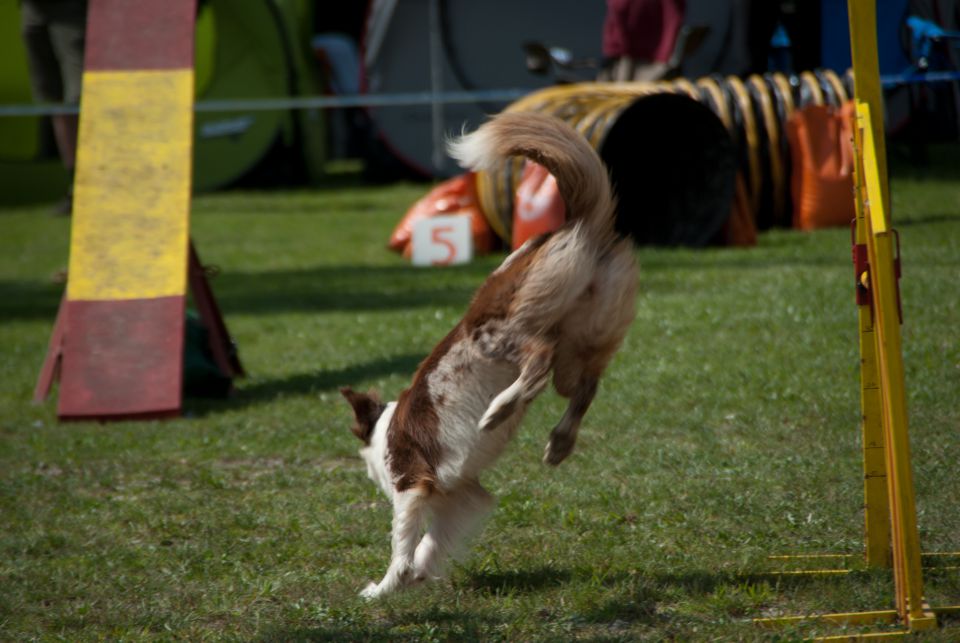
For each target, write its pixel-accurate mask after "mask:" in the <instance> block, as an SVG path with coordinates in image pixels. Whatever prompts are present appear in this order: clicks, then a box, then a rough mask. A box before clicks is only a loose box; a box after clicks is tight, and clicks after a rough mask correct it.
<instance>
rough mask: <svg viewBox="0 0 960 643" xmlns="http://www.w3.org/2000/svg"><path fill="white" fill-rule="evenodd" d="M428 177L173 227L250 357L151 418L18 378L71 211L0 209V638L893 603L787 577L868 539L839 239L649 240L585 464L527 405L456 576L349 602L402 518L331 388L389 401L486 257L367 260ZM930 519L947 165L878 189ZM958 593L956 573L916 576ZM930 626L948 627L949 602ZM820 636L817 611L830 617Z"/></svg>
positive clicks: (847, 286) (213, 209) (723, 616)
mask: <svg viewBox="0 0 960 643" xmlns="http://www.w3.org/2000/svg"><path fill="white" fill-rule="evenodd" d="M423 191H424V187H423V186H411V185H398V186H390V187H363V186H359V185H354V184H349V183H348V184H347V185H338V186H337V187H335V188H334V187H331V188H329V189H319V190H314V191H288V192H280V193H222V194H213V195H207V196H201V197H198V198H197V199H196V200H195V202H194V211H193V220H192V229H193V238H194V240H195V241H196V243H197V246H198V249H199V251H200V253H201V256H202V257H203V259H204V261H205V262H206V263H209V264H216V265H217V266H219V267H220V269H221V274H220V276H219V277H218V278H216V279H215V280H214V282H213V288H214V290H215V292H216V295H217V298H218V300H219V303H220V304H221V307H222V308H223V311H224V313H225V316H226V320H227V323H228V325H229V328H230V330H231V332H232V333H233V335H234V336H235V338H236V340H237V342H238V344H239V348H240V354H241V357H242V359H243V361H244V364H245V366H246V367H247V369H248V371H249V377H247V378H246V379H244V380H242V381H241V382H240V383H239V391H238V394H237V395H236V397H235V398H234V399H231V400H226V401H203V400H189V401H188V402H187V405H186V413H185V417H183V418H182V419H178V420H173V421H163V422H159V421H158V422H122V423H115V424H97V423H71V424H61V423H58V422H57V420H56V416H55V401H54V399H51V400H49V401H48V402H47V403H46V404H44V405H41V406H35V405H32V404H31V403H30V398H31V393H32V388H33V385H34V382H35V378H36V375H37V372H38V369H39V367H40V363H41V360H42V358H43V355H44V351H45V349H46V344H47V341H48V339H49V335H50V331H51V328H52V323H53V319H54V315H55V312H56V308H57V304H58V301H59V298H60V295H61V292H62V289H63V285H62V284H61V283H58V282H57V279H56V276H55V275H56V273H57V272H58V271H60V270H62V269H64V268H65V266H66V260H67V245H68V235H69V221H67V220H63V219H56V218H51V217H49V216H47V214H46V212H45V210H44V209H42V208H33V209H17V210H7V211H3V212H0V639H2V640H11V641H21V640H30V639H40V640H69V641H74V640H98V639H107V640H145V639H179V640H191V641H195V640H222V639H227V640H268V641H274V640H275V641H288V640H328V639H329V640H384V641H386V640H390V641H394V640H417V641H419V640H452V639H456V640H460V639H468V640H478V639H479V640H501V639H502V640H510V641H527V640H549V641H556V640H571V639H582V640H638V639H639V640H677V641H687V640H744V639H747V640H751V639H770V638H777V637H783V638H784V639H786V640H792V639H795V638H797V637H799V636H803V635H807V634H814V633H818V632H820V633H826V632H828V630H818V629H810V628H806V627H805V628H800V629H790V630H785V631H780V632H770V631H765V630H761V629H758V628H757V626H755V625H753V624H752V623H751V620H750V619H751V618H753V617H762V616H775V615H789V614H802V613H809V612H820V611H852V610H874V609H889V608H891V607H892V606H893V605H892V597H893V587H892V581H891V577H890V575H889V574H888V573H886V572H882V571H880V572H871V571H866V570H858V571H855V572H853V573H852V574H849V575H846V576H842V577H784V576H776V575H771V574H768V573H766V572H769V571H771V570H772V569H775V567H774V566H773V565H771V563H770V562H768V561H767V560H766V557H767V556H768V555H770V554H785V553H814V552H847V553H859V552H860V551H862V521H863V511H862V502H863V496H862V490H861V478H862V470H861V464H860V457H861V456H860V440H859V427H858V421H859V379H858V365H859V354H858V350H857V321H856V308H855V306H854V303H853V285H852V284H853V271H852V266H851V263H850V234H849V231H848V230H846V229H837V230H830V231H823V232H817V233H813V234H803V233H797V232H791V231H774V232H769V233H765V234H763V235H761V238H760V243H759V245H758V247H756V248H752V249H747V250H736V249H709V250H702V251H692V250H667V249H640V250H638V258H639V262H640V264H641V295H640V297H639V300H638V305H637V319H636V322H635V324H634V325H633V327H632V330H631V332H630V334H629V335H628V337H627V340H626V342H625V345H624V347H623V350H622V351H621V352H620V353H619V355H618V356H617V357H616V359H615V360H614V362H613V364H612V366H611V368H610V370H609V372H608V374H607V376H606V378H605V380H604V381H603V383H602V386H601V390H600V394H599V396H598V398H597V400H596V402H595V403H594V405H593V408H592V409H591V410H590V412H589V414H588V415H587V418H586V421H585V425H584V429H583V431H582V433H581V439H580V442H579V445H578V448H577V451H576V452H575V453H574V455H573V456H572V457H571V458H570V459H569V460H568V461H567V462H565V463H564V464H563V465H561V466H560V467H559V468H557V469H551V468H548V467H546V466H544V465H542V464H541V463H540V456H541V453H542V449H543V446H544V444H545V442H546V439H547V433H548V431H549V429H550V428H551V427H552V426H553V424H554V423H555V422H556V420H557V419H558V418H559V416H560V414H561V412H562V409H563V406H564V405H563V402H562V400H560V399H559V398H558V397H557V396H556V395H554V394H552V393H548V394H545V395H544V396H542V397H541V398H540V399H539V400H538V401H537V402H536V403H535V404H534V406H533V408H532V409H531V412H530V413H529V415H528V417H527V420H526V422H525V425H524V428H523V429H522V431H521V433H520V436H519V437H518V439H517V440H516V442H515V443H514V445H513V447H512V449H510V450H509V451H508V453H507V455H506V456H505V457H504V458H503V459H502V460H501V462H500V463H499V465H498V466H497V468H495V469H494V470H492V471H490V472H489V473H488V474H487V476H486V478H485V483H486V484H487V486H488V487H489V488H490V489H491V491H493V492H494V493H496V494H497V495H498V496H499V507H498V509H497V511H496V512H495V514H494V516H493V518H492V520H491V521H490V523H489V524H488V525H487V527H486V529H485V531H484V532H483V533H482V535H481V536H480V537H479V538H478V539H477V540H476V541H475V542H474V544H473V546H472V548H471V551H470V554H469V556H468V557H467V558H466V559H465V560H464V561H463V562H462V563H460V564H459V565H457V566H456V567H455V569H454V570H453V573H452V575H451V578H450V580H449V581H448V582H445V583H442V584H437V585H434V586H431V587H429V588H426V589H423V590H421V591H417V592H414V593H410V594H407V595H400V596H396V597H391V598H389V599H387V600H385V601H382V602H378V603H374V604H366V603H364V602H363V601H362V600H361V599H359V598H358V597H357V592H358V591H359V590H360V589H361V588H362V587H363V586H364V585H365V584H366V583H367V581H369V580H371V579H374V578H375V577H378V575H379V574H381V573H382V572H383V571H384V569H385V566H386V563H387V560H388V555H389V554H388V547H389V543H388V531H389V527H390V509H389V506H388V504H387V502H386V500H385V499H384V498H383V497H381V496H380V495H378V494H377V492H376V490H375V489H374V487H373V485H372V484H371V483H370V482H369V481H368V480H367V479H366V475H365V471H364V468H363V466H362V464H361V462H360V460H359V458H358V456H357V455H356V449H357V446H358V444H359V443H358V442H357V441H356V439H355V438H354V437H353V436H352V435H351V434H350V432H349V430H348V427H349V424H350V417H351V416H350V411H349V408H348V406H347V405H346V404H345V403H344V402H343V401H342V400H341V399H340V396H339V395H338V393H337V388H338V387H339V386H341V385H345V384H350V385H352V386H354V387H356V388H361V387H369V386H372V387H376V388H378V389H380V390H381V391H382V392H383V393H384V394H385V395H386V396H388V397H391V398H393V397H395V396H396V394H397V393H399V391H400V390H402V389H403V388H404V386H406V384H407V382H408V381H409V377H410V375H411V374H412V372H413V371H414V369H415V368H416V365H417V364H418V362H419V360H421V359H422V358H423V357H424V356H425V355H426V354H427V353H428V351H429V350H430V349H431V348H432V346H433V345H434V343H435V342H437V341H438V340H439V339H440V338H441V337H442V336H443V335H444V334H445V333H446V332H447V330H448V329H449V328H450V327H451V326H452V325H453V324H454V323H455V321H456V319H457V318H458V316H459V315H460V314H461V313H462V311H463V310H464V308H465V306H466V304H467V302H468V300H469V298H470V295H471V293H472V291H473V289H474V288H475V287H476V286H477V285H478V284H479V283H480V282H481V281H482V280H483V278H484V277H485V275H486V274H487V273H488V272H489V271H490V270H491V269H493V267H494V266H496V265H497V263H498V262H499V261H500V259H501V256H491V257H485V258H482V259H480V260H478V261H476V262H474V263H473V264H471V265H468V266H466V267H459V268H449V269H428V270H421V269H414V268H412V267H410V266H408V265H406V264H405V263H404V262H403V260H402V259H400V258H399V257H397V256H395V255H393V254H391V253H388V252H387V251H385V250H384V246H385V242H386V239H387V236H388V234H389V232H390V230H391V228H392V226H393V224H394V223H395V221H396V220H397V219H398V218H399V216H400V215H401V214H402V212H403V211H404V210H405V208H406V207H407V206H408V205H409V204H410V203H411V202H412V201H413V200H415V199H416V198H418V197H419V196H420V195H421V194H422V193H423ZM893 194H894V207H895V211H894V212H895V218H896V222H897V227H898V228H899V230H900V232H901V243H902V251H903V270H904V277H903V283H902V295H903V308H904V317H905V325H904V327H903V336H904V354H905V360H906V370H907V375H906V376H907V388H908V396H909V401H908V403H909V411H910V420H911V427H910V429H911V439H912V445H913V455H914V470H915V474H916V486H917V508H918V514H919V523H920V535H921V539H922V542H923V546H924V549H925V550H926V551H956V550H960V507H958V503H957V499H958V498H960V474H958V466H957V464H958V462H960V439H958V436H960V340H958V331H957V329H958V327H960V182H958V181H956V180H953V181H951V180H948V179H945V178H941V179H930V180H926V181H924V180H921V179H918V178H900V179H898V180H895V181H894V183H893ZM925 580H926V588H927V597H928V599H929V600H930V602H931V603H932V604H934V605H945V604H952V605H956V604H960V572H958V571H956V570H954V571H949V570H935V571H930V572H928V573H927V575H926V579H925ZM945 624H946V626H947V628H946V629H943V630H941V631H939V632H936V633H933V634H930V635H928V636H927V637H926V639H927V640H944V641H946V640H957V639H958V638H960V619H954V620H952V621H951V620H946V622H945ZM829 631H831V632H835V631H836V630H829Z"/></svg>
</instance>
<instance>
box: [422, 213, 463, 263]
mask: <svg viewBox="0 0 960 643" xmlns="http://www.w3.org/2000/svg"><path fill="white" fill-rule="evenodd" d="M411 243H412V244H413V252H412V253H411V254H412V259H413V265H415V266H449V265H453V264H458V263H467V262H469V261H470V260H471V259H472V258H473V236H472V235H471V232H470V216H469V215H466V214H458V215H451V216H440V217H430V218H428V219H421V220H420V221H417V222H416V223H415V224H414V226H413V237H412V239H411Z"/></svg>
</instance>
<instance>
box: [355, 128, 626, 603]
mask: <svg viewBox="0 0 960 643" xmlns="http://www.w3.org/2000/svg"><path fill="white" fill-rule="evenodd" d="M451 149H452V153H453V154H454V156H456V157H457V158H458V159H459V160H460V161H461V162H462V163H463V164H464V165H466V166H468V167H473V168H489V167H491V166H493V165H494V164H496V163H499V162H502V161H503V160H504V159H506V158H509V157H511V156H518V155H520V156H526V157H527V158H530V159H533V160H535V161H537V162H539V163H542V164H543V165H545V166H546V167H547V168H548V169H549V170H550V171H551V173H552V174H553V175H554V176H555V178H556V179H557V184H558V186H559V188H560V192H561V194H562V196H563V197H564V201H565V203H566V205H567V212H568V219H569V220H568V222H567V223H566V224H565V225H564V226H563V227H561V228H560V229H559V230H557V231H555V232H553V233H550V234H546V235H542V236H540V237H538V238H536V239H534V240H531V241H530V242H528V243H527V244H525V245H524V246H523V247H522V248H520V249H519V250H517V251H516V252H514V253H513V254H511V255H510V256H509V257H508V258H507V259H506V261H504V263H503V264H502V265H501V266H500V268H498V269H497V270H496V271H495V272H494V273H493V274H492V275H490V277H489V278H488V279H487V280H486V282H484V284H483V285H482V286H481V287H480V288H479V289H478V291H477V293H476V295H475V296H474V298H473V301H472V302H471V303H470V307H469V308H468V310H467V312H466V314H465V315H464V317H463V319H462V320H461V321H460V322H459V323H458V324H457V325H456V326H455V327H454V328H453V330H452V331H450V333H449V334H448V335H447V336H446V337H445V338H444V339H443V340H442V341H441V342H440V343H439V344H438V345H437V346H436V347H435V348H434V350H433V352H432V353H431V354H430V356H429V357H427V359H425V360H424V361H423V363H422V364H421V365H420V367H419V368H418V369H417V372H416V374H415V375H414V377H413V383H412V384H411V386H410V388H408V389H407V390H405V391H404V392H403V393H401V395H400V397H399V400H398V401H397V402H396V404H395V405H389V406H387V407H386V408H385V410H383V414H382V415H381V416H380V417H379V419H378V420H377V421H376V426H375V428H374V429H373V430H372V431H367V430H366V428H365V427H368V426H369V425H370V423H371V410H374V411H376V410H379V409H382V408H383V407H380V406H378V404H379V403H378V402H377V401H376V400H373V399H372V398H370V397H369V396H367V395H363V394H357V393H354V392H353V391H351V390H349V389H344V395H345V396H346V397H347V399H348V401H349V402H350V403H351V405H352V406H353V407H354V413H355V415H356V418H357V426H358V427H362V428H361V429H355V431H354V432H355V433H356V434H357V435H358V437H360V438H361V439H364V441H365V443H366V444H367V445H368V446H367V448H365V449H364V450H363V451H361V453H362V454H363V456H364V459H365V460H366V461H367V465H368V471H369V473H370V475H371V477H372V478H374V479H375V480H376V481H377V482H378V483H379V484H380V485H381V487H383V489H384V491H385V492H386V493H387V494H388V495H389V496H390V497H391V498H392V499H393V501H394V530H393V531H394V558H393V561H392V562H391V566H390V569H389V570H388V572H387V575H386V576H385V577H384V579H383V581H381V583H379V584H377V585H371V587H368V588H367V590H365V592H364V595H365V596H368V597H373V596H377V595H379V594H381V593H384V592H389V591H393V590H395V589H397V588H398V587H401V586H403V585H405V584H409V583H410V582H412V581H413V580H420V579H424V578H428V577H430V576H433V575H435V574H436V573H437V570H438V568H439V565H440V561H442V559H443V558H445V557H447V556H449V554H450V553H451V549H452V547H453V545H454V543H455V542H456V541H459V540H462V538H463V536H464V535H465V532H466V531H468V528H467V526H468V525H470V524H473V523H474V522H475V521H476V520H477V519H478V518H477V516H479V515H482V514H483V513H485V512H486V511H487V510H489V508H490V506H491V505H492V499H491V498H490V496H489V494H487V493H486V491H485V490H483V488H482V487H481V486H480V484H479V481H478V479H477V476H478V475H479V473H480V471H482V470H483V469H485V468H486V467H488V466H489V465H491V464H492V463H493V462H494V461H495V460H496V458H497V457H498V456H499V455H500V453H501V452H502V450H503V448H504V447H505V446H506V444H507V442H508V441H509V440H510V438H511V437H512V436H513V434H514V433H515V431H516V429H517V426H518V424H519V422H520V420H521V418H522V417H523V415H524V412H525V411H526V408H527V406H528V404H529V403H530V402H531V401H532V400H533V399H534V398H535V397H536V396H537V395H538V394H539V393H540V392H541V391H542V390H543V388H544V387H545V386H546V384H547V383H548V381H549V378H550V374H551V372H552V374H553V383H554V387H555V388H556V390H557V392H558V393H559V394H560V395H562V396H563V397H566V398H568V399H569V400H570V402H569V404H568V407H567V410H566V412H565V413H564V416H563V418H562V419H561V420H560V422H559V424H557V426H556V427H555V428H554V429H553V431H552V432H551V434H550V440H549V442H548V444H547V448H546V452H545V455H544V461H545V462H547V463H548V464H551V465H556V464H559V463H560V462H561V461H563V460H564V459H565V458H566V457H567V456H568V455H569V454H570V452H571V451H572V450H573V446H574V443H575V441H576V436H577V431H578V429H579V426H580V422H581V420H582V418H583V416H584V414H585V413H586V411H587V409H588V408H589V406H590V403H591V402H592V400H593V397H594V395H595V393H596V391H597V385H598V382H599V379H600V376H601V375H602V373H603V371H604V369H605V368H606V366H607V363H608V362H609V360H610V359H611V358H612V357H613V355H614V353H615V352H616V350H617V348H618V347H619V346H620V343H621V341H622V340H623V337H624V335H625V334H626V331H627V328H628V327H629V324H630V322H631V320H632V319H633V315H634V294H635V291H636V266H635V263H634V258H633V250H632V246H631V244H630V243H629V241H627V240H624V239H622V238H620V237H618V236H617V234H616V233H615V232H614V228H613V222H614V212H615V203H614V199H613V195H612V192H611V189H610V185H609V179H608V178H607V174H606V170H605V169H604V167H603V164H602V163H601V162H600V159H599V158H598V157H597V155H596V153H595V152H594V151H593V150H592V149H591V148H590V146H589V145H588V144H587V143H586V141H585V140H584V139H583V138H582V137H581V136H580V135H579V134H577V133H576V132H575V131H574V130H573V129H571V128H570V127H569V126H568V125H566V124H564V123H562V122H561V121H559V120H557V119H554V118H551V117H547V116H542V115H538V114H532V113H520V114H504V115H501V116H499V117H497V118H496V119H494V120H492V121H491V122H489V123H487V124H486V125H484V126H483V127H482V128H480V129H479V130H478V131H477V132H475V133H474V134H471V135H469V136H467V137H464V138H463V139H461V140H460V141H459V142H457V143H455V144H453V145H452V146H451ZM469 507H472V509H470V511H469V512H468V513H464V512H465V511H467V510H466V509H465V508H469ZM427 513H432V514H433V517H434V520H433V524H431V526H430V528H429V529H428V531H427V534H426V535H425V536H424V537H423V539H422V540H421V541H420V544H419V546H417V541H418V540H419V533H420V528H421V525H422V523H423V520H424V519H425V516H426V514H427Z"/></svg>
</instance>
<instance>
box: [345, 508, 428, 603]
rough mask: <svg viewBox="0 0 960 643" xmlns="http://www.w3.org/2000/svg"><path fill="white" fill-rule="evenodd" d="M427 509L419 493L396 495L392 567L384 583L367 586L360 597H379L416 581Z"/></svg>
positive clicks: (392, 536)
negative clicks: (416, 562) (416, 559)
mask: <svg viewBox="0 0 960 643" xmlns="http://www.w3.org/2000/svg"><path fill="white" fill-rule="evenodd" d="M426 509H427V503H426V499H425V498H424V497H423V495H422V494H421V493H419V492H418V491H401V492H398V493H396V494H395V495H394V497H393V530H392V534H391V548H392V554H391V559H390V567H388V568H387V573H386V574H385V575H384V577H383V580H381V581H380V582H379V583H370V584H369V585H367V587H366V589H364V590H363V591H362V592H360V596H362V597H364V598H368V599H369V598H376V597H378V596H381V595H383V594H388V593H390V592H393V591H395V590H397V589H399V588H400V587H403V586H405V585H408V584H410V583H411V582H413V580H414V573H413V559H414V552H415V551H416V548H417V541H418V540H419V539H420V530H421V529H422V527H423V519H424V514H425V511H426Z"/></svg>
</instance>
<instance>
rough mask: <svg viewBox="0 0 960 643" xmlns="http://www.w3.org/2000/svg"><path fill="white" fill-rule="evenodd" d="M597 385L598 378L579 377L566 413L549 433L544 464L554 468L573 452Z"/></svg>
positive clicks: (585, 375) (584, 375) (589, 376)
mask: <svg viewBox="0 0 960 643" xmlns="http://www.w3.org/2000/svg"><path fill="white" fill-rule="evenodd" d="M597 383H598V378H596V377H594V376H591V375H587V374H583V375H581V377H580V380H579V381H578V382H577V384H576V387H575V388H574V390H573V395H571V396H570V403H569V404H567V410H566V412H564V414H563V417H562V418H561V419H560V423H559V424H557V426H556V427H554V429H553V431H551V432H550V441H549V442H547V448H546V450H545V451H544V454H543V461H544V462H545V463H547V464H552V465H554V466H556V465H558V464H560V463H561V462H563V461H564V460H565V459H566V457H567V456H568V455H570V453H571V452H572V451H573V445H574V444H576V442H577V432H578V431H579V430H580V423H581V422H582V421H583V416H584V415H585V414H586V412H587V409H589V408H590V403H591V402H593V398H594V396H595V395H596V394H597Z"/></svg>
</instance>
